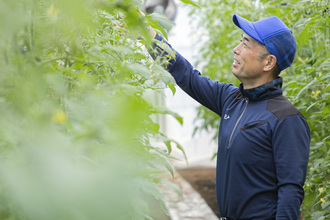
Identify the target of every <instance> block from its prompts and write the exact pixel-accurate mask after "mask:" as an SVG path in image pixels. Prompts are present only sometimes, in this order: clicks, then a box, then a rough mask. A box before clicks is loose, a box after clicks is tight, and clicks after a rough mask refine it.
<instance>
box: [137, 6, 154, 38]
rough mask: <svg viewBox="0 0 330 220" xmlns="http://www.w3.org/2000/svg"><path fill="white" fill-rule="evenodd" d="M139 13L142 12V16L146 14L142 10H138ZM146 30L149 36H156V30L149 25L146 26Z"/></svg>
mask: <svg viewBox="0 0 330 220" xmlns="http://www.w3.org/2000/svg"><path fill="white" fill-rule="evenodd" d="M140 13H141V14H142V16H143V17H145V16H146V15H145V14H144V13H143V12H142V11H140ZM148 30H149V33H150V36H151V38H152V39H154V38H155V37H156V34H157V32H156V31H155V30H154V29H153V28H152V27H151V26H150V25H149V26H148Z"/></svg>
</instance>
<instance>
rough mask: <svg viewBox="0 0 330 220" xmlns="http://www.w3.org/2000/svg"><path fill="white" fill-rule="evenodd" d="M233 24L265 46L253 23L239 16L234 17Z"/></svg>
mask: <svg viewBox="0 0 330 220" xmlns="http://www.w3.org/2000/svg"><path fill="white" fill-rule="evenodd" d="M233 22H234V24H235V25H236V26H237V27H239V28H241V29H242V30H243V31H244V32H245V33H246V34H248V35H249V36H250V37H252V38H253V39H255V40H257V41H259V42H260V43H262V44H263V41H262V39H261V38H260V37H259V35H258V33H257V32H256V30H255V28H254V26H253V23H252V22H250V21H248V20H246V19H245V18H242V17H241V16H239V15H237V14H234V15H233Z"/></svg>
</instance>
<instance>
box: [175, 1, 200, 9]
mask: <svg viewBox="0 0 330 220" xmlns="http://www.w3.org/2000/svg"><path fill="white" fill-rule="evenodd" d="M180 1H181V2H183V3H185V4H190V5H192V6H195V7H197V8H201V7H200V6H199V5H198V4H197V3H195V2H193V1H192V0H180Z"/></svg>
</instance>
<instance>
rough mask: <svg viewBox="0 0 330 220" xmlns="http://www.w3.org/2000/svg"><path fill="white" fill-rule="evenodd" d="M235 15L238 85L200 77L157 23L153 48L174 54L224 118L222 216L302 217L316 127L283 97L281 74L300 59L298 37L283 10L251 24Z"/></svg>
mask: <svg viewBox="0 0 330 220" xmlns="http://www.w3.org/2000/svg"><path fill="white" fill-rule="evenodd" d="M233 22H234V24H235V25H236V26H237V27H239V28H241V29H242V30H243V31H244V33H243V34H242V37H241V42H240V43H239V44H238V45H237V46H236V47H235V48H234V50H233V51H234V57H233V69H232V73H233V74H234V75H235V76H236V77H237V78H238V79H239V80H240V81H241V84H240V85H239V87H238V88H237V87H235V86H233V85H231V84H227V83H219V82H217V81H211V80H210V79H208V78H207V77H203V76H201V75H200V73H199V71H198V70H196V69H194V68H193V67H192V66H191V65H190V63H189V62H188V61H187V60H186V59H184V58H183V57H182V56H181V55H180V54H179V53H177V52H176V51H174V50H173V49H172V47H171V46H170V45H169V44H168V43H167V42H166V41H165V40H164V39H163V38H162V37H161V36H160V35H158V34H156V33H155V32H154V31H153V30H151V34H152V36H153V37H154V38H155V39H156V40H157V41H158V43H156V44H155V45H154V51H155V50H156V51H158V52H157V54H158V55H159V53H163V55H164V54H165V56H166V57H170V59H169V64H168V65H167V66H166V68H167V70H168V71H169V72H170V73H171V74H172V76H173V77H174V78H175V80H176V82H177V84H178V85H179V86H180V87H181V88H182V89H183V90H184V91H185V92H186V93H187V94H189V95H190V96H191V97H192V98H194V99H195V100H197V101H198V102H199V103H201V104H202V105H204V106H206V107H207V108H209V109H211V110H212V111H214V112H216V113H217V114H219V115H220V116H221V118H222V119H221V123H220V128H219V140H218V158H217V179H216V181H217V183H216V185H217V199H218V208H219V210H220V214H221V216H223V217H222V218H221V219H235V220H242V219H253V220H255V219H260V220H261V219H262V220H265V219H276V220H280V219H285V220H288V219H293V220H297V219H299V207H300V205H301V203H302V200H303V198H304V189H303V185H304V181H305V177H306V169H307V163H308V157H309V143H310V130H309V127H308V124H307V122H306V120H305V119H304V117H303V116H302V114H301V113H300V112H299V111H298V110H297V109H296V108H295V107H294V106H293V105H292V104H291V103H290V102H289V101H288V100H287V99H286V98H285V97H284V96H282V88H281V87H282V78H281V77H279V73H280V72H281V71H282V70H284V69H285V68H287V67H289V66H291V64H292V62H293V59H294V56H295V52H296V41H295V38H294V36H293V35H292V32H291V30H289V28H288V27H287V26H286V25H285V24H284V23H283V22H282V21H281V20H280V19H279V18H277V17H269V18H265V19H262V20H260V21H256V22H253V23H251V22H250V21H248V20H246V19H244V18H242V17H240V16H238V15H234V16H233ZM164 45H165V46H164ZM168 49H170V50H172V52H169V50H168ZM152 53H154V52H151V54H152ZM171 54H172V55H171ZM174 54H175V58H174V57H173V56H174Z"/></svg>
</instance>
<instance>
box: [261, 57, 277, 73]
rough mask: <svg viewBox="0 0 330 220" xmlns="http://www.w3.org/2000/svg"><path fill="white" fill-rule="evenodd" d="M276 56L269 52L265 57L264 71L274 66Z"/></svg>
mask: <svg viewBox="0 0 330 220" xmlns="http://www.w3.org/2000/svg"><path fill="white" fill-rule="evenodd" d="M276 61H277V59H276V57H275V56H274V55H272V54H269V55H267V56H266V57H265V65H264V71H266V72H268V71H271V70H272V69H273V68H274V67H275V66H276Z"/></svg>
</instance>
